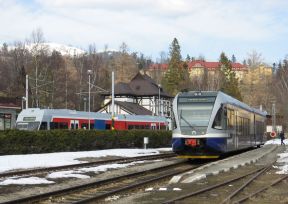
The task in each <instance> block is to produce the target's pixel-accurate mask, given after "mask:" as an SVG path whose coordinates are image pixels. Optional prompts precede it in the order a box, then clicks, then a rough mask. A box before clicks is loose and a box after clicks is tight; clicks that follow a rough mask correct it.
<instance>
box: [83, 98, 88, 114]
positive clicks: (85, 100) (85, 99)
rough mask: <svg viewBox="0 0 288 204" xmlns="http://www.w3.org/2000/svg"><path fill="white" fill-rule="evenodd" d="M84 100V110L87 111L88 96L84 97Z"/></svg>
mask: <svg viewBox="0 0 288 204" xmlns="http://www.w3.org/2000/svg"><path fill="white" fill-rule="evenodd" d="M83 101H84V111H85V112H86V111H87V109H86V105H87V104H86V102H87V98H86V97H84V98H83Z"/></svg>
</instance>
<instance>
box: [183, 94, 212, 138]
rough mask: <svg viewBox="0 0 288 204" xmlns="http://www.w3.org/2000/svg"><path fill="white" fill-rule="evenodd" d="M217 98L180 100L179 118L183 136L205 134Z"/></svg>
mask: <svg viewBox="0 0 288 204" xmlns="http://www.w3.org/2000/svg"><path fill="white" fill-rule="evenodd" d="M214 101H215V97H209V98H180V99H179V101H178V114H179V115H178V117H179V121H180V129H181V132H182V134H192V132H194V134H203V131H204V129H206V128H207V126H208V123H209V120H210V116H211V112H212V109H213V106H214Z"/></svg>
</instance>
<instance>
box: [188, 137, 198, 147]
mask: <svg viewBox="0 0 288 204" xmlns="http://www.w3.org/2000/svg"><path fill="white" fill-rule="evenodd" d="M185 145H187V146H192V147H196V146H197V140H196V139H186V140H185Z"/></svg>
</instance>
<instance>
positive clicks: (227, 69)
mask: <svg viewBox="0 0 288 204" xmlns="http://www.w3.org/2000/svg"><path fill="white" fill-rule="evenodd" d="M220 70H221V81H222V84H221V88H220V90H221V91H223V92H224V93H226V94H228V95H230V96H232V97H234V98H237V99H238V100H242V96H241V92H240V89H239V87H238V79H237V77H236V74H235V72H234V71H233V70H232V64H231V62H230V61H229V60H228V58H227V56H226V55H225V53H224V52H222V53H221V55H220Z"/></svg>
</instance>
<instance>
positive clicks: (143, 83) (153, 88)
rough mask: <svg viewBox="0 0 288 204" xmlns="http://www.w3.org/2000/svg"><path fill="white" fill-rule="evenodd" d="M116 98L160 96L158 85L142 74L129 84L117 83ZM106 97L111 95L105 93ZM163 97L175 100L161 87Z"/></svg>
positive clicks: (137, 75)
mask: <svg viewBox="0 0 288 204" xmlns="http://www.w3.org/2000/svg"><path fill="white" fill-rule="evenodd" d="M114 94H115V96H135V97H139V96H150V97H151V96H158V95H159V87H158V84H157V83H156V82H155V81H154V80H153V79H152V78H150V77H149V76H148V75H146V74H141V73H140V72H139V73H138V74H136V76H135V77H134V78H133V79H132V80H131V81H130V82H129V83H123V82H120V83H117V84H116V85H115V91H114ZM103 95H104V96H107V95H111V93H108V94H107V93H104V94H103ZM160 95H161V97H166V98H173V97H172V96H170V95H169V94H168V93H166V92H165V91H164V90H163V88H162V87H160Z"/></svg>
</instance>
